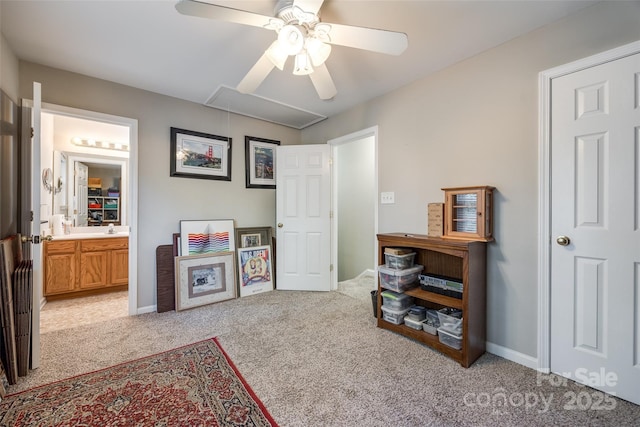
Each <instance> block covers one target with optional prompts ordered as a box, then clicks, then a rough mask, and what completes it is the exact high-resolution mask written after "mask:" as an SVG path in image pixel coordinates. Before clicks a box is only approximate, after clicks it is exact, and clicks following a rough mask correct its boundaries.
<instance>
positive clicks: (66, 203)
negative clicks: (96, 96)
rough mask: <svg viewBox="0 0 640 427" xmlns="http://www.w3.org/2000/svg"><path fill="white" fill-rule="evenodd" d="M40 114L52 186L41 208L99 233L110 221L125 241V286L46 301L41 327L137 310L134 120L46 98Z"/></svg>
mask: <svg viewBox="0 0 640 427" xmlns="http://www.w3.org/2000/svg"><path fill="white" fill-rule="evenodd" d="M41 119H42V124H43V125H42V157H43V159H44V160H45V161H46V158H47V157H49V156H50V159H51V167H52V169H53V174H54V180H53V182H54V187H55V189H54V191H53V192H52V193H51V194H49V195H48V197H47V196H43V200H42V206H41V213H42V214H46V215H48V216H52V215H63V216H64V217H65V218H66V219H67V220H69V221H70V222H71V224H73V226H74V227H73V228H74V232H77V233H100V231H102V230H101V229H102V228H105V229H107V228H108V227H107V226H108V225H109V224H111V225H112V226H115V227H116V228H117V231H118V232H119V233H123V234H124V233H127V234H128V241H129V244H128V251H129V252H128V259H129V261H128V271H127V269H125V274H126V276H127V277H126V278H125V280H126V279H128V285H127V288H126V289H125V290H124V291H122V290H120V291H116V292H110V293H108V294H100V295H90V296H83V297H81V298H73V299H63V300H56V301H49V302H46V305H45V306H44V307H43V310H42V315H41V322H40V323H41V325H42V332H46V331H49V330H51V328H53V330H55V329H56V328H58V329H60V328H66V327H76V326H82V325H85V324H88V323H92V322H99V321H107V320H111V319H113V318H114V317H125V316H128V315H134V314H137V280H136V279H137V268H136V253H137V226H136V219H137V205H136V203H135V201H136V199H137V157H136V156H137V120H134V119H128V118H123V117H118V116H111V115H106V114H102V113H96V112H91V111H85V110H77V109H73V108H68V107H62V106H56V105H47V104H43V108H42V116H41ZM79 165H82V166H83V167H84V168H85V170H86V180H87V183H86V186H85V188H84V191H79V189H78V184H77V182H76V179H75V178H76V176H75V175H76V170H77V167H78V166H79ZM43 167H44V166H43ZM96 183H97V184H96ZM56 190H57V191H56ZM88 190H90V191H92V192H93V193H92V194H94V195H95V196H96V197H100V210H99V211H98V210H97V209H95V208H94V209H89V207H90V206H92V205H90V202H91V201H90V198H89V193H88ZM98 192H99V193H98ZM93 206H95V205H93ZM98 213H99V215H98ZM92 214H93V215H95V218H93V220H92V219H91V215H92ZM83 217H84V220H83V219H82V218H83ZM43 218H46V216H43ZM78 218H81V219H80V220H79V219H78ZM125 257H127V255H126V253H125ZM125 266H126V264H125ZM125 283H126V282H125ZM43 303H45V301H44V300H43ZM54 309H55V310H54ZM62 319H75V324H68V322H66V324H65V322H62V321H61V320H62Z"/></svg>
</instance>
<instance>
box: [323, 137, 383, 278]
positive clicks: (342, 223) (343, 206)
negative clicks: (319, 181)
mask: <svg viewBox="0 0 640 427" xmlns="http://www.w3.org/2000/svg"><path fill="white" fill-rule="evenodd" d="M328 144H329V145H331V147H332V157H333V169H332V187H333V188H332V211H333V225H332V258H333V259H332V264H333V271H332V280H331V283H332V287H331V288H332V289H337V284H338V282H342V281H345V280H350V279H355V278H357V277H360V276H364V275H366V276H369V275H374V274H375V268H376V260H377V245H376V234H377V232H378V203H377V194H378V128H377V126H375V127H371V128H367V129H364V130H361V131H358V132H354V133H351V134H348V135H345V136H342V137H339V138H335V139H332V140H330V141H329V142H328Z"/></svg>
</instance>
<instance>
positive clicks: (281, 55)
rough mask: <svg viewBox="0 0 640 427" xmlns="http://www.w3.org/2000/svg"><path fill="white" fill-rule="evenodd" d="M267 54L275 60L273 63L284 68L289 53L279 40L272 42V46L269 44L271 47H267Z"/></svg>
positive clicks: (270, 58)
mask: <svg viewBox="0 0 640 427" xmlns="http://www.w3.org/2000/svg"><path fill="white" fill-rule="evenodd" d="M266 54H267V58H269V60H270V61H271V62H273V65H275V66H276V67H278V68H279V69H280V71H282V70H283V69H284V64H285V62H286V61H287V58H288V57H289V54H288V53H287V52H286V50H285V49H284V48H283V47H282V46H281V45H280V42H279V41H278V40H276V41H274V42H273V43H271V46H269V49H267V51H266Z"/></svg>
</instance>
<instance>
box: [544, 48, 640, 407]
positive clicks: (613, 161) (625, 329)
mask: <svg viewBox="0 0 640 427" xmlns="http://www.w3.org/2000/svg"><path fill="white" fill-rule="evenodd" d="M638 76H640V54H636V55H633V56H629V57H626V58H623V59H619V60H617V61H613V62H609V63H606V64H603V65H599V66H596V67H592V68H588V69H586V70H583V71H579V72H576V73H572V74H569V75H566V76H563V77H559V78H556V79H554V80H553V81H552V86H551V93H552V98H551V99H552V104H551V109H552V115H551V123H552V124H551V126H552V127H551V147H552V148H551V174H552V175H551V176H552V178H551V179H552V200H551V203H552V215H551V232H552V242H551V370H552V371H553V372H555V373H558V374H560V375H562V376H565V377H567V378H570V379H572V380H576V381H578V382H581V383H584V384H586V385H589V386H592V387H594V388H596V389H599V390H602V391H605V392H607V393H611V394H615V395H617V396H618V397H621V398H623V399H626V400H629V401H632V402H634V403H636V404H640V232H639V231H638V229H639V228H640V106H639V103H640V78H639V77H638Z"/></svg>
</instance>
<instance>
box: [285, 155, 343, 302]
mask: <svg viewBox="0 0 640 427" xmlns="http://www.w3.org/2000/svg"><path fill="white" fill-rule="evenodd" d="M330 148H331V147H330V146H329V145H326V144H323V145H284V146H279V147H278V149H277V150H278V151H277V156H276V222H277V230H276V244H277V245H278V246H277V254H276V287H277V288H278V289H281V290H299V291H328V290H330V288H331V280H330V279H331V276H330V274H331V245H330V243H331V239H330V236H331V218H330V215H331V164H330V153H331V151H330Z"/></svg>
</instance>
